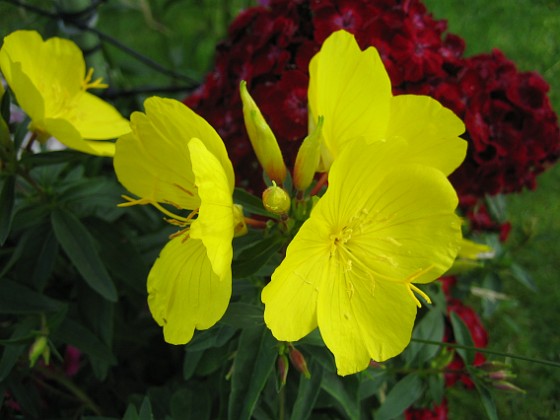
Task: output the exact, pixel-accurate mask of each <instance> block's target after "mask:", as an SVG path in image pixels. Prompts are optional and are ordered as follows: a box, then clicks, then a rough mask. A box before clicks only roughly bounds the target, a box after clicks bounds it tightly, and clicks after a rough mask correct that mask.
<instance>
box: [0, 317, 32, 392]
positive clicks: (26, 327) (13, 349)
mask: <svg viewBox="0 0 560 420" xmlns="http://www.w3.org/2000/svg"><path fill="white" fill-rule="evenodd" d="M36 327H37V321H36V319H34V318H32V317H29V318H25V319H24V320H23V321H21V322H19V323H18V324H17V325H16V326H15V328H14V332H13V333H12V335H11V337H10V338H11V339H12V340H18V339H20V338H25V337H31V336H32V335H33V331H34V329H35V328H36ZM28 346H29V344H14V345H8V346H5V347H4V350H3V352H2V358H0V382H4V381H5V380H6V378H7V377H8V375H9V374H10V372H11V371H12V369H13V368H14V366H15V365H16V363H17V362H18V360H19V358H20V355H21V354H22V353H23V352H24V351H25V349H26V348H27V347H28Z"/></svg>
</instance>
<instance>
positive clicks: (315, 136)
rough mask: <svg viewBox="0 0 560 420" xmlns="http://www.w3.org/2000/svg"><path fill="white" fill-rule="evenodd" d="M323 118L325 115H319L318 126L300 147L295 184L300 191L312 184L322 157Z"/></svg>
mask: <svg viewBox="0 0 560 420" xmlns="http://www.w3.org/2000/svg"><path fill="white" fill-rule="evenodd" d="M323 119H324V118H323V116H320V117H319V121H318V122H317V126H316V127H315V128H314V129H313V131H312V132H311V134H309V135H308V136H307V137H306V138H305V139H304V140H303V143H302V144H301V146H300V147H299V150H298V154H297V157H296V163H295V166H294V186H295V187H296V189H297V190H298V191H305V190H306V189H307V187H309V185H311V181H313V177H314V176H315V172H317V168H318V166H319V159H320V158H321V132H322V130H323Z"/></svg>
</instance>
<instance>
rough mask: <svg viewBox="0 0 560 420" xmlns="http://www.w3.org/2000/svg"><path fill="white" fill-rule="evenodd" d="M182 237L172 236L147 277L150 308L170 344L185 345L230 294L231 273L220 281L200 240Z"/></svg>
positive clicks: (210, 321) (219, 312)
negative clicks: (185, 239)
mask: <svg viewBox="0 0 560 420" xmlns="http://www.w3.org/2000/svg"><path fill="white" fill-rule="evenodd" d="M183 239H184V238H183V237H182V236H181V237H177V238H175V239H172V240H171V241H170V242H169V243H168V244H167V245H166V246H165V247H164V248H163V250H162V252H161V254H160V256H159V258H158V259H157V260H156V262H155V264H154V266H153V267H152V270H151V271H150V274H149V276H148V305H149V307H150V311H151V312H152V316H153V317H154V319H155V320H156V322H157V323H158V324H159V325H160V326H162V327H163V334H164V337H165V341H167V342H168V343H171V344H185V343H187V342H189V341H190V340H191V338H192V336H193V333H194V330H195V329H197V330H204V329H208V328H210V327H211V326H213V325H214V324H215V323H216V322H218V321H219V320H220V318H221V317H222V316H223V314H224V312H225V311H226V309H227V305H228V303H229V299H230V296H231V273H230V275H229V277H228V276H225V277H224V278H223V279H222V280H220V279H219V278H218V276H217V275H216V274H215V273H214V272H213V270H212V266H211V264H210V260H209V259H208V257H207V254H206V248H205V247H204V244H203V243H202V241H200V240H197V239H192V238H191V239H188V240H187V241H185V242H183Z"/></svg>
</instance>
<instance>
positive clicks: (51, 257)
mask: <svg viewBox="0 0 560 420" xmlns="http://www.w3.org/2000/svg"><path fill="white" fill-rule="evenodd" d="M42 241H43V242H42V244H41V249H40V251H39V252H38V253H37V255H36V260H35V267H34V269H33V274H32V277H31V282H32V284H33V285H35V287H37V289H39V290H43V289H44V287H45V284H46V283H47V280H48V279H49V278H50V276H51V274H52V272H53V269H54V264H55V262H56V257H57V256H58V251H59V247H58V241H57V240H56V237H55V235H54V232H53V231H52V229H51V227H50V226H49V229H48V231H47V233H45V235H44V236H43V237H42Z"/></svg>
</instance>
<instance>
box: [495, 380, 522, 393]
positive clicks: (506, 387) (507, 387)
mask: <svg viewBox="0 0 560 420" xmlns="http://www.w3.org/2000/svg"><path fill="white" fill-rule="evenodd" d="M492 386H493V387H494V388H496V389H500V390H502V391H508V392H517V393H520V394H526V393H527V392H526V391H525V390H524V389H521V388H519V387H518V386H515V385H514V384H512V383H511V382H507V381H498V382H493V383H492Z"/></svg>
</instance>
